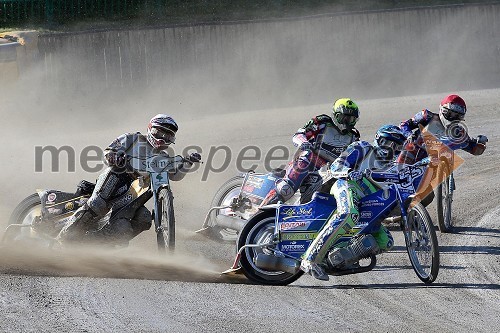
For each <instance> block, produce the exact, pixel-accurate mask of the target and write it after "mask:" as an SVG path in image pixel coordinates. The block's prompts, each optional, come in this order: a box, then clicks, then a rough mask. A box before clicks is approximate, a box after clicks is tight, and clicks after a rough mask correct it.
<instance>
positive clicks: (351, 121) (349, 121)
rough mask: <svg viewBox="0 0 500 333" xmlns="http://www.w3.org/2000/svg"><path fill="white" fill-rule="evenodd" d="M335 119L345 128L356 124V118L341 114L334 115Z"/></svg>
mask: <svg viewBox="0 0 500 333" xmlns="http://www.w3.org/2000/svg"><path fill="white" fill-rule="evenodd" d="M335 118H336V119H337V121H338V123H339V124H343V125H346V126H354V125H356V122H357V121H358V117H357V116H349V115H345V114H342V113H336V114H335Z"/></svg>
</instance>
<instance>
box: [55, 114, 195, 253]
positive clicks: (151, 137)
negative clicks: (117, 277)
mask: <svg viewBox="0 0 500 333" xmlns="http://www.w3.org/2000/svg"><path fill="white" fill-rule="evenodd" d="M178 129H179V127H178V126H177V123H176V122H175V121H174V119H173V118H171V117H169V116H167V115H165V114H158V115H156V116H154V117H153V118H152V119H151V120H150V122H149V124H148V129H147V135H143V134H141V133H139V132H137V133H126V134H123V135H121V136H119V137H118V138H117V139H116V140H114V141H113V142H112V143H111V144H110V145H109V146H108V147H107V148H106V149H105V153H104V158H105V162H106V164H107V165H108V167H107V168H106V169H105V170H104V172H103V173H102V174H101V175H100V176H99V178H98V179H97V184H96V186H95V188H94V191H93V193H92V195H91V197H90V198H89V199H88V201H87V202H86V203H85V204H84V205H83V206H82V207H80V208H79V209H78V210H77V211H75V213H74V214H73V215H72V216H71V217H70V218H69V219H68V221H67V223H66V225H65V226H64V228H63V229H62V230H61V232H60V233H59V236H58V239H59V240H60V241H62V242H64V241H76V240H81V239H82V237H83V238H85V236H87V237H91V238H92V239H103V240H109V241H115V242H119V243H123V242H128V241H129V240H130V239H132V238H133V237H135V236H137V235H138V234H139V233H141V232H142V231H144V230H147V229H149V228H150V227H151V213H150V212H149V210H148V209H147V208H146V207H144V206H141V207H139V208H138V209H137V210H136V211H135V215H134V216H130V218H128V219H127V218H123V219H118V220H116V221H114V222H113V223H112V224H107V225H105V226H104V227H103V228H102V229H100V230H98V231H93V232H92V230H95V229H96V228H97V222H98V221H99V219H101V218H102V217H104V216H105V215H106V214H107V213H108V212H109V210H111V209H112V210H117V209H120V208H121V207H124V206H125V205H127V204H128V203H129V202H130V201H131V200H132V198H130V197H129V196H127V192H128V190H129V187H130V185H131V184H132V182H133V181H134V180H135V179H137V178H138V177H139V176H141V174H140V173H138V172H137V171H135V170H134V169H133V168H132V167H131V164H130V160H131V159H134V158H139V159H140V158H141V157H142V158H143V157H145V156H149V155H150V154H152V153H154V154H162V153H163V154H167V153H166V152H164V150H165V149H167V148H168V147H169V145H170V144H172V143H174V142H175V135H176V133H177V130H178ZM200 160H201V156H200V154H198V153H192V154H191V155H190V156H188V157H186V162H185V163H184V165H183V167H182V168H180V169H179V170H178V171H177V172H175V173H173V174H171V175H170V179H171V180H174V181H176V180H181V179H182V178H184V176H185V175H186V173H187V171H188V170H189V169H190V168H191V166H192V165H193V163H195V162H199V161H200Z"/></svg>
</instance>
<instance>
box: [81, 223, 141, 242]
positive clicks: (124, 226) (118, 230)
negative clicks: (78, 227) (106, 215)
mask: <svg viewBox="0 0 500 333" xmlns="http://www.w3.org/2000/svg"><path fill="white" fill-rule="evenodd" d="M133 234H134V231H133V229H132V225H131V224H130V221H129V220H128V219H126V218H120V219H117V220H115V221H113V222H111V223H107V224H106V225H105V226H104V227H102V228H101V229H99V230H96V231H87V233H86V234H85V238H86V240H87V241H89V242H92V241H95V242H98V243H101V244H102V245H111V246H114V245H118V246H127V245H128V242H129V241H130V240H131V239H132V238H133Z"/></svg>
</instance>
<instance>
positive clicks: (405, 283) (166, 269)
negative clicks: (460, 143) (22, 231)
mask: <svg viewBox="0 0 500 333" xmlns="http://www.w3.org/2000/svg"><path fill="white" fill-rule="evenodd" d="M461 95H462V96H463V97H464V98H465V100H466V101H467V103H468V109H469V114H468V117H467V123H468V125H469V132H470V134H471V135H472V136H476V135H478V134H485V135H487V136H488V137H489V140H490V141H489V144H488V149H487V151H486V152H485V154H484V155H483V156H479V157H473V156H470V155H468V154H467V153H465V152H460V153H459V154H460V155H461V156H462V157H464V158H465V163H464V164H463V166H461V167H460V169H459V170H458V171H457V172H456V182H457V188H458V190H457V192H456V195H455V201H454V203H453V208H454V219H455V224H456V225H457V228H456V229H455V233H454V234H441V235H439V234H438V237H439V242H440V251H441V270H440V273H439V276H438V278H437V280H436V281H435V283H434V284H432V285H430V286H426V285H424V284H423V283H421V282H420V280H418V278H417V277H416V275H415V274H414V272H413V270H412V269H411V266H410V263H409V260H408V257H407V254H406V251H405V247H404V240H403V238H402V235H401V233H400V232H399V231H393V234H394V235H395V238H396V247H395V250H394V251H392V252H390V253H387V254H384V255H382V256H380V257H379V261H378V265H377V267H376V268H375V269H374V270H373V271H372V272H369V273H365V274H358V275H352V276H344V277H333V278H331V280H330V282H319V281H316V280H314V279H312V278H310V277H307V276H305V277H303V278H301V279H299V280H298V281H297V282H296V283H294V284H293V285H290V286H287V287H268V286H259V285H252V284H250V283H248V281H246V280H245V279H244V278H235V279H228V278H221V277H220V276H219V275H218V273H217V272H218V271H221V270H223V269H226V268H228V267H229V266H230V264H231V261H232V255H233V253H234V247H233V246H231V245H227V244H219V243H215V242H213V241H210V240H206V239H205V238H203V237H201V236H198V235H195V234H193V231H194V230H196V229H198V228H199V226H200V225H201V222H202V220H203V217H204V214H205V212H206V210H207V209H208V207H209V203H210V200H211V197H212V195H213V193H214V192H215V190H216V188H217V187H218V186H219V185H220V184H221V183H222V182H223V181H224V180H225V179H228V178H230V177H231V176H233V175H234V173H235V169H234V157H233V161H232V162H231V168H230V169H229V170H227V171H226V172H224V173H222V174H217V175H210V176H209V179H208V181H206V182H201V175H202V171H203V170H199V171H198V172H197V173H195V174H192V175H188V176H187V177H186V179H185V180H184V181H183V182H182V183H178V184H175V185H174V193H175V196H176V199H175V200H176V201H175V207H176V216H177V225H178V228H179V232H178V248H177V251H176V253H177V255H176V256H174V257H167V258H158V256H157V255H156V252H155V236H154V234H153V232H152V231H149V232H146V233H144V234H142V235H141V236H140V237H138V239H136V240H134V241H133V242H132V243H131V246H130V247H129V248H128V249H126V250H123V251H115V252H105V251H99V250H85V249H81V250H78V251H77V250H75V251H72V252H71V251H70V252H51V251H48V250H37V249H36V248H35V249H34V248H32V247H26V246H25V247H21V248H10V249H2V250H1V251H2V252H1V255H0V311H1V313H2V316H0V331H23V332H29V331H33V332H39V331H43V330H46V331H71V332H74V331H86V332H89V331H90V332H110V331H117V332H139V331H144V332H207V331H217V332H220V331H227V332H230V331H255V332H257V331H258V332H264V331H281V332H298V331H304V330H307V331H311V332H327V331H339V332H343V331H368V330H370V331H375V332H387V331H391V332H425V331H427V332H437V331H440V332H469V331H481V332H492V331H495V329H494V327H497V328H498V327H500V284H499V281H500V224H499V222H500V190H499V181H498V171H499V167H498V161H497V160H498V156H500V148H499V146H500V145H499V139H500V132H499V131H498V127H499V126H500V90H485V91H469V92H462V93H461ZM442 97H443V96H442V94H440V95H428V96H418V97H403V98H392V99H383V100H359V103H358V104H359V105H360V109H361V121H360V123H359V130H360V131H361V133H362V137H363V139H366V140H369V141H371V140H372V137H373V134H374V133H375V131H376V129H377V128H378V127H379V126H380V125H382V124H385V123H396V124H397V123H399V121H401V120H402V119H405V118H409V117H410V116H412V115H413V114H415V113H416V112H417V111H419V110H420V109H421V108H424V107H428V108H431V109H434V110H435V109H436V106H437V105H438V104H439V101H440V99H441V98H442ZM353 98H354V97H353ZM328 112H329V106H328V105H318V106H309V107H297V108H293V109H276V110H260V111H249V112H241V113H233V114H225V115H215V116H212V117H210V118H208V117H204V118H194V117H193V118H190V117H186V116H180V117H179V118H180V120H179V122H180V123H181V131H180V132H179V135H178V137H179V138H178V143H177V144H176V146H179V147H183V146H185V145H187V144H191V143H202V147H203V148H204V151H206V152H208V149H209V146H211V145H221V144H228V143H230V144H229V146H230V147H231V148H232V149H233V150H234V151H236V152H238V151H239V149H241V147H243V146H244V145H246V144H255V145H257V146H259V147H260V148H261V149H262V150H263V151H264V152H266V151H267V150H268V149H269V148H270V147H272V146H273V145H278V144H284V145H287V146H289V147H291V143H290V141H291V135H292V134H293V132H294V131H295V130H296V129H297V128H298V127H299V126H302V125H303V123H305V121H306V120H307V119H308V118H310V117H311V116H314V115H316V114H320V113H328ZM174 116H175V115H174ZM146 118H147V117H146ZM264 119H266V120H265V121H264ZM47 126H49V127H48V128H46V129H45V134H46V135H45V136H44V139H43V140H41V142H40V141H38V144H41V145H46V144H54V145H56V146H61V145H63V144H73V145H75V146H76V147H80V146H83V145H85V144H97V145H101V146H103V145H106V144H107V143H108V142H109V141H111V140H112V139H113V136H114V135H115V134H116V135H118V134H119V133H121V132H125V131H130V130H136V129H137V130H142V128H137V124H132V123H131V122H130V123H127V122H126V121H125V122H124V123H120V124H114V125H113V126H112V127H110V128H101V129H100V130H99V131H95V132H92V135H91V136H89V138H87V139H86V140H87V141H90V142H83V141H85V140H84V139H82V138H81V137H80V138H78V139H72V138H71V137H69V136H68V137H64V136H62V137H61V135H55V134H54V135H53V136H52V137H51V136H50V132H51V130H53V129H54V128H52V129H51V127H50V126H55V125H47ZM6 130H7V133H8V129H6ZM41 131H44V129H41ZM110 133H111V134H110ZM8 149H12V150H11V151H7V154H8V155H13V154H14V152H15V151H16V152H19V151H20V152H21V154H18V158H19V160H20V161H21V162H23V161H24V163H20V164H18V165H12V164H9V163H6V162H4V163H3V164H2V168H3V169H4V170H6V172H5V173H4V174H3V176H2V177H4V178H2V181H3V182H6V183H8V184H12V182H14V183H15V184H13V185H16V184H17V185H16V186H9V187H8V188H2V189H1V190H0V191H1V192H0V194H1V196H2V198H3V202H2V207H1V208H2V210H1V213H2V219H4V220H5V219H6V216H7V215H8V213H9V211H10V210H11V209H13V207H14V205H15V204H16V202H18V201H20V200H21V199H22V198H23V197H25V196H27V195H29V194H30V193H32V191H33V188H36V187H54V188H61V189H64V190H70V189H72V186H74V185H73V184H76V183H77V181H78V180H79V179H80V178H82V177H86V178H88V179H92V178H91V177H89V174H85V173H83V172H81V171H78V170H77V173H76V174H75V173H73V174H70V175H64V176H61V175H60V174H52V173H50V172H45V173H43V174H33V171H32V170H33V162H32V161H31V159H32V156H33V155H32V154H33V153H32V152H33V150H32V149H33V145H32V144H30V145H24V146H23V145H21V144H19V145H14V146H13V147H11V148H8ZM205 156H206V155H205ZM205 167H206V165H205ZM6 175H9V179H7V178H5V177H6ZM429 210H430V212H431V215H432V216H433V218H434V216H435V204H431V205H430V208H429ZM434 221H435V218H434Z"/></svg>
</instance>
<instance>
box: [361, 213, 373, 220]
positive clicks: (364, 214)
mask: <svg viewBox="0 0 500 333" xmlns="http://www.w3.org/2000/svg"><path fill="white" fill-rule="evenodd" d="M371 217H372V212H361V218H362V219H369V218H371Z"/></svg>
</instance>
